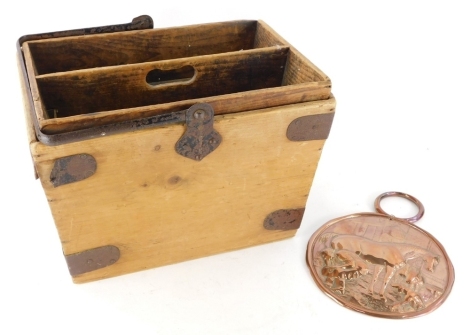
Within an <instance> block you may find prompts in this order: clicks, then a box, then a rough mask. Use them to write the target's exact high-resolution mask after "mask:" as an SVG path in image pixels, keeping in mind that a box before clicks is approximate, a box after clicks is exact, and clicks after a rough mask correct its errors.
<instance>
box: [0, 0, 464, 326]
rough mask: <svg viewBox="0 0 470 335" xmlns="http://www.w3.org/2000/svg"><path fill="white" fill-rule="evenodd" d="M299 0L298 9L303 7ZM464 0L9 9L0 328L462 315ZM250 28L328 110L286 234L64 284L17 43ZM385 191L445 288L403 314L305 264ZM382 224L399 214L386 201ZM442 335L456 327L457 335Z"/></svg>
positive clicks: (347, 322)
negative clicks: (190, 28) (313, 170)
mask: <svg viewBox="0 0 470 335" xmlns="http://www.w3.org/2000/svg"><path fill="white" fill-rule="evenodd" d="M307 4H308V5H307ZM464 4H465V1H461V2H458V1H445V2H444V1H442V2H437V1H380V2H379V1H309V2H300V1H296V0H289V1H277V2H275V1H266V2H261V1H259V2H256V1H232V2H225V1H218V2H215V1H214V2H211V1H137V0H135V1H126V2H119V1H113V2H109V3H105V2H104V1H68V2H67V1H56V2H53V1H48V0H42V1H34V2H32V1H29V2H28V1H27V2H25V1H21V2H20V1H16V2H10V3H9V5H8V7H6V5H5V4H4V5H2V13H3V15H2V20H3V24H2V27H1V31H0V34H1V42H2V48H1V54H0V57H1V62H0V64H1V65H0V66H1V76H2V78H1V80H0V88H1V90H0V92H1V94H0V98H1V102H2V108H1V109H2V111H1V112H2V119H1V120H2V121H1V133H0V136H1V148H2V149H1V164H0V169H1V170H0V172H1V173H0V178H1V179H0V180H1V189H0V192H1V193H0V194H1V201H0V209H1V211H2V216H1V217H0V220H1V226H0V227H1V231H0V239H1V243H0V264H1V266H0V290H1V295H0V308H1V309H2V311H1V312H0V333H1V334H36V333H40V332H44V333H47V334H59V333H60V334H81V333H87V334H110V333H114V334H320V333H343V334H392V333H393V334H395V333H396V334H406V333H410V334H413V333H414V334H418V333H420V334H423V333H424V332H429V333H431V334H433V333H442V332H446V331H449V328H450V327H451V326H452V325H456V324H458V323H459V322H461V321H464V322H466V321H467V319H466V315H467V313H464V311H463V309H464V308H467V307H468V301H469V294H468V288H467V284H466V283H465V280H467V279H468V278H469V265H468V264H467V263H466V259H467V260H468V257H467V256H468V254H469V242H470V238H469V231H470V229H469V218H468V208H469V206H468V204H467V203H468V200H469V196H468V190H469V189H470V183H469V177H468V174H469V172H470V164H469V159H468V156H469V154H470V147H469V145H470V141H469V116H468V114H469V112H470V103H469V89H470V85H469V78H470V67H469V60H470V52H469V51H468V47H469V33H470V20H469V10H468V9H467V7H466V6H465V5H464ZM141 14H149V15H151V16H152V17H153V19H154V22H155V27H171V26H181V25H188V24H196V23H207V22H218V21H226V20H235V19H262V20H264V21H265V22H267V23H268V24H269V25H270V26H271V27H273V29H275V30H276V31H277V32H278V33H280V35H281V36H283V37H284V38H285V39H286V40H287V41H289V42H290V43H291V44H293V45H294V46H295V47H296V48H297V49H299V50H300V51H301V52H302V53H303V54H304V55H305V56H307V57H308V58H309V59H310V60H312V61H313V62H314V63H315V64H316V65H317V66H318V67H320V68H321V69H322V70H323V71H324V72H325V73H326V74H327V75H328V76H329V77H330V78H331V80H332V82H333V93H334V94H335V96H336V98H337V112H336V117H335V120H334V124H333V127H332V130H331V133H330V137H329V139H328V141H327V142H326V145H325V148H324V151H323V155H322V157H321V160H320V164H319V167H318V170H317V174H316V177H315V180H314V183H313V186H312V189H311V193H310V197H309V199H308V206H307V211H306V214H305V216H304V219H303V223H302V226H301V228H300V229H299V231H298V233H297V235H296V236H295V237H294V238H292V239H289V240H286V241H282V242H276V243H271V244H268V245H264V246H259V247H253V248H249V249H245V250H241V251H236V252H230V253H226V254H222V255H218V256H213V257H208V258H204V259H199V260H195V261H189V262H184V263H181V264H176V265H171V266H166V267H162V268H158V269H153V270H148V271H144V272H140V273H135V274H131V275H125V276H121V277H117V278H112V279H108V280H103V281H98V282H94V283H89V284H82V285H75V284H73V283H72V281H71V279H70V277H69V275H68V271H67V268H66V265H65V261H64V258H63V256H62V252H61V246H60V243H59V238H58V236H57V233H56V230H55V226H54V223H53V220H52V217H51V215H50V212H49V207H48V204H47V201H46V198H45V196H44V194H43V191H42V188H41V185H40V183H39V181H35V180H34V178H33V169H32V165H31V160H30V156H29V151H28V146H27V141H26V133H25V129H24V128H25V127H24V120H23V105H22V100H21V91H20V84H19V80H18V73H17V68H16V59H15V57H16V54H15V53H16V49H15V42H16V40H17V39H18V37H20V36H22V35H25V34H32V33H40V32H47V31H56V30H65V29H73V28H81V27H89V26H99V25H108V24H115V23H123V22H130V20H131V19H132V18H134V17H136V16H138V15H141ZM389 190H398V191H403V192H407V193H410V194H412V195H414V196H416V197H418V198H419V199H420V200H421V201H422V202H423V203H424V205H425V207H426V214H425V216H424V218H423V219H422V220H421V221H420V223H419V225H420V226H421V227H423V228H424V229H426V230H428V231H429V232H430V233H432V234H433V235H434V236H435V237H437V238H438V239H439V240H440V242H441V243H442V244H443V245H444V246H445V247H446V250H447V252H448V254H449V256H450V258H451V259H452V261H453V263H454V266H455V269H456V281H455V285H454V288H453V291H452V293H451V295H450V296H449V298H448V299H447V301H446V302H445V303H444V305H443V306H442V307H441V308H439V309H438V310H436V311H434V312H433V313H432V314H429V315H426V316H422V317H419V318H416V319H412V320H386V319H379V318H373V317H369V316H364V315H361V314H359V313H355V312H352V311H349V310H347V309H345V308H342V307H341V306H339V305H337V304H336V303H335V302H334V301H332V300H331V299H329V298H328V297H327V296H325V295H324V294H323V293H322V292H321V291H320V290H319V289H318V288H317V287H316V285H315V283H314V282H313V280H312V278H311V276H310V273H309V271H308V268H307V266H306V264H305V249H306V245H307V241H308V239H309V237H310V236H311V234H312V233H313V232H314V231H315V230H316V229H318V228H319V227H320V226H321V225H322V224H323V223H325V222H327V221H328V220H330V219H333V218H336V217H338V216H342V215H346V214H350V213H356V212H361V211H373V201H374V199H375V197H376V196H377V195H378V194H380V193H382V192H384V191H389ZM387 205H388V206H389V207H386V208H387V209H389V210H390V211H393V213H394V214H396V215H408V214H412V212H413V208H412V206H410V205H408V204H406V203H405V202H403V201H396V202H393V201H389V202H388V203H387ZM458 329H460V330H457V331H456V333H466V332H467V331H468V328H467V329H466V330H463V329H464V328H458Z"/></svg>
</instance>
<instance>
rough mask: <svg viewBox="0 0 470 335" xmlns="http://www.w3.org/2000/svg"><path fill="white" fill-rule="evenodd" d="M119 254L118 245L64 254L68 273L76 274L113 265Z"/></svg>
mask: <svg viewBox="0 0 470 335" xmlns="http://www.w3.org/2000/svg"><path fill="white" fill-rule="evenodd" d="M120 256H121V252H120V251H119V248H118V247H115V246H114V245H106V246H103V247H98V248H94V249H88V250H85V251H82V252H77V253H75V254H71V255H66V256H65V260H66V261H67V265H68V267H69V272H70V275H72V276H77V275H81V274H83V273H87V272H90V271H94V270H98V269H101V268H104V267H107V266H110V265H113V264H114V263H116V262H117V261H118V260H119V257H120Z"/></svg>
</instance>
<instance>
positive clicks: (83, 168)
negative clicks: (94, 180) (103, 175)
mask: <svg viewBox="0 0 470 335" xmlns="http://www.w3.org/2000/svg"><path fill="white" fill-rule="evenodd" d="M96 167H97V164H96V160H95V158H94V157H93V156H91V155H89V154H79V155H73V156H67V157H62V158H59V159H56V161H55V162H54V167H53V168H52V171H51V176H50V180H51V183H52V185H54V187H58V186H61V185H65V184H70V183H75V182H77V181H80V180H83V179H87V178H89V177H91V176H92V175H93V174H94V173H95V172H96Z"/></svg>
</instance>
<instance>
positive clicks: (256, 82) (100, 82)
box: [23, 21, 331, 134]
mask: <svg viewBox="0 0 470 335" xmlns="http://www.w3.org/2000/svg"><path fill="white" fill-rule="evenodd" d="M23 52H24V55H25V61H26V67H27V69H28V76H29V82H30V86H31V87H30V88H31V91H32V93H33V96H35V97H36V98H35V99H34V100H35V102H34V104H35V106H34V107H35V111H36V117H37V119H38V123H39V128H40V129H41V131H42V132H44V133H45V134H58V133H63V132H68V131H73V130H79V129H86V128H88V127H93V126H98V125H103V124H109V123H114V122H120V121H126V120H130V119H135V118H139V117H148V116H153V115H157V114H161V113H167V112H172V111H177V110H182V109H185V108H188V107H189V106H191V105H192V104H194V103H197V102H207V103H211V105H212V106H213V108H214V111H215V113H216V114H222V113H233V112H240V111H245V110H250V109H259V108H268V107H274V106H278V105H283V104H291V103H299V102H306V101H314V100H322V99H327V98H328V97H329V96H330V93H331V92H330V90H331V83H330V80H329V78H328V77H327V76H326V75H325V74H324V73H323V72H321V71H320V70H319V69H318V68H317V67H316V66H315V65H313V64H312V63H311V62H310V61H308V60H307V59H306V58H305V57H304V56H302V55H301V54H300V53H299V52H298V51H297V50H296V49H295V48H293V47H292V46H291V45H289V44H288V43H287V42H286V41H285V40H284V39H283V38H282V37H280V36H279V35H278V34H277V33H276V32H274V31H273V30H272V29H271V28H270V27H269V26H267V25H266V24H265V23H264V22H262V21H232V22H223V23H212V24H202V25H194V26H188V27H177V28H165V29H149V30H141V31H130V32H121V33H111V34H99V35H89V36H76V37H63V38H54V39H45V40H38V41H30V42H25V43H24V44H23Z"/></svg>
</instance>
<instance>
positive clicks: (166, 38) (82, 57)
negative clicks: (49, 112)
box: [30, 21, 256, 74]
mask: <svg viewBox="0 0 470 335" xmlns="http://www.w3.org/2000/svg"><path fill="white" fill-rule="evenodd" d="M255 30H256V21H232V22H223V23H211V24H200V25H193V26H186V27H176V28H165V29H152V30H143V31H132V32H121V33H112V34H100V35H89V36H76V37H64V38H56V39H49V40H41V41H36V42H30V48H31V52H32V54H33V56H34V59H35V61H36V66H37V70H38V74H46V73H53V72H63V71H72V70H78V69H85V68H93V67H103V66H113V65H123V64H134V63H141V62H152V61H159V60H166V59H175V58H183V57H193V56H199V55H209V54H216V53H223V52H231V51H238V50H242V49H243V50H246V49H251V48H252V47H253V40H254V34H255Z"/></svg>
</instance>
